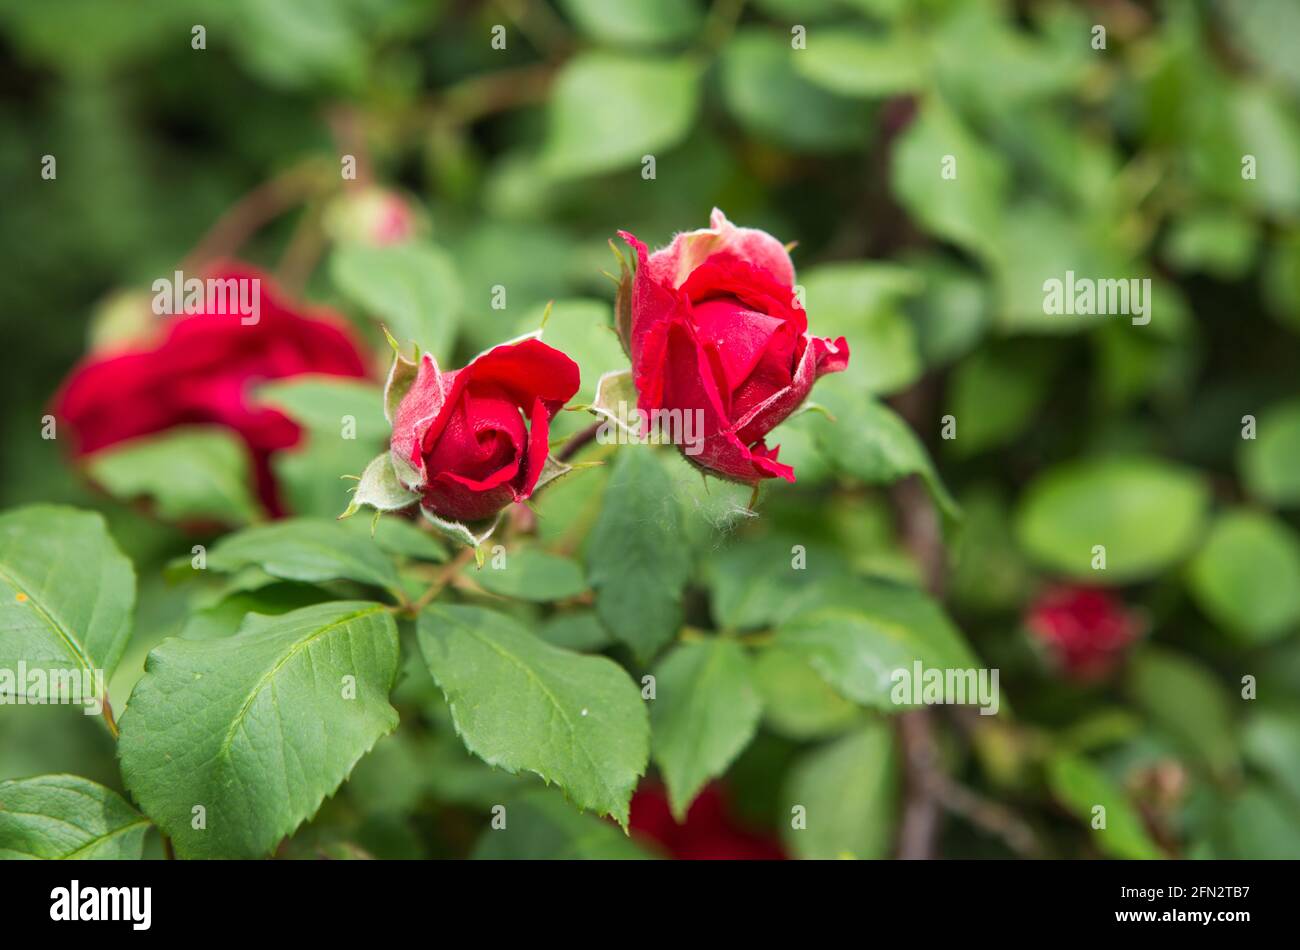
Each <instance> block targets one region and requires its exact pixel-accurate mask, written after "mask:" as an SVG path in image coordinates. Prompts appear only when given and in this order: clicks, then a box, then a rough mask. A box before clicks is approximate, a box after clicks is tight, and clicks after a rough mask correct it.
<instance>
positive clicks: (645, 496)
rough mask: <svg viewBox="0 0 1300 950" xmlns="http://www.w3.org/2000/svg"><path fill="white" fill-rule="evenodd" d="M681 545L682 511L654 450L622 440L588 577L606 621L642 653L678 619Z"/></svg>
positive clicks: (666, 636)
mask: <svg viewBox="0 0 1300 950" xmlns="http://www.w3.org/2000/svg"><path fill="white" fill-rule="evenodd" d="M683 550H684V541H683V536H682V527H681V512H680V510H679V508H678V504H677V499H676V497H675V496H674V493H673V485H672V481H671V479H670V478H669V477H668V475H667V474H666V473H665V471H664V469H663V466H661V465H660V463H659V460H658V458H656V456H655V450H654V449H651V448H648V447H646V446H639V445H629V446H624V447H623V448H622V449H620V451H619V452H618V455H617V458H616V459H615V461H614V466H613V472H612V473H611V474H610V479H609V484H608V486H607V487H606V489H605V497H604V503H603V504H602V506H601V509H600V516H599V518H597V520H596V524H595V527H594V528H592V531H591V535H590V537H589V538H588V540H587V550H586V562H587V582H588V583H589V584H591V586H592V588H593V589H594V590H595V591H596V613H597V614H599V616H600V619H601V621H602V622H603V623H604V624H605V626H606V627H608V628H609V631H610V632H611V633H613V634H614V636H615V637H616V638H617V639H618V640H620V641H621V642H623V643H626V644H627V645H628V646H630V647H631V648H632V650H633V651H634V652H635V653H636V655H637V656H638V657H639V658H641V659H642V660H648V659H650V658H651V657H652V656H654V654H655V653H656V652H658V651H659V649H660V648H661V647H663V646H664V644H666V643H667V642H668V641H669V640H671V639H672V638H673V636H674V635H675V634H676V633H677V629H678V627H679V626H680V625H681V617H682V607H681V604H682V589H683V588H684V587H685V586H686V577H687V573H688V572H689V570H690V564H689V561H688V559H687V558H686V557H684V556H683Z"/></svg>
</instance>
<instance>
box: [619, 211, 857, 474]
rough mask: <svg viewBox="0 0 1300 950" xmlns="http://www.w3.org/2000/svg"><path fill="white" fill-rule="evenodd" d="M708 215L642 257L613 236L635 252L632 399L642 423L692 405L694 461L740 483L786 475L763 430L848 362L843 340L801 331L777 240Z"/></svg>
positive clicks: (790, 272) (803, 319)
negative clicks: (699, 435) (699, 439)
mask: <svg viewBox="0 0 1300 950" xmlns="http://www.w3.org/2000/svg"><path fill="white" fill-rule="evenodd" d="M710 223H711V225H712V227H709V228H706V229H703V230H699V231H691V232H689V233H686V234H679V235H677V236H676V237H675V238H674V239H673V243H672V244H671V245H669V246H668V247H667V248H664V249H662V250H658V251H656V252H655V253H653V254H648V253H647V250H646V246H645V245H644V244H642V243H641V242H640V241H638V240H637V239H636V238H635V237H633V236H632V235H631V234H629V233H627V232H626V231H620V232H619V234H620V236H622V238H623V239H624V240H626V241H627V242H628V243H629V244H631V245H632V247H633V248H635V250H636V254H637V269H636V276H635V277H634V278H633V279H632V286H631V298H630V308H631V319H630V326H625V327H623V331H624V333H625V340H624V343H625V345H626V347H627V350H628V353H629V354H630V356H631V358H632V371H633V374H634V381H635V383H636V389H637V394H638V402H637V405H638V407H639V408H640V409H641V410H642V411H643V412H645V413H646V414H647V415H649V416H650V418H652V419H653V418H654V413H655V412H656V411H657V410H669V411H672V410H681V411H683V412H696V413H697V415H696V417H695V418H697V419H698V420H700V422H702V428H697V429H696V430H694V431H702V432H703V436H704V438H703V444H702V446H700V445H699V444H696V445H694V446H692V447H691V448H692V451H691V452H683V454H684V455H685V457H686V458H687V459H689V460H690V461H692V462H694V463H695V464H696V465H698V466H701V467H703V468H705V469H708V470H710V471H712V472H713V473H715V474H717V475H720V476H722V477H724V478H728V479H732V480H734V481H739V482H746V483H749V484H753V483H755V482H758V481H759V480H761V479H764V478H772V477H774V476H779V477H781V478H784V479H786V480H787V481H791V482H792V481H794V469H793V468H791V467H790V466H789V465H782V464H781V463H780V462H778V461H777V453H778V451H779V450H780V446H773V447H772V448H771V449H769V448H768V447H767V444H766V443H765V442H764V441H763V437H764V436H765V435H767V433H768V432H770V431H771V430H772V429H773V428H775V427H776V426H777V425H778V424H779V423H780V422H781V421H782V420H783V419H785V418H786V417H787V416H789V415H790V413H792V412H794V410H795V409H796V408H798V406H799V404H800V403H802V402H803V401H804V399H805V398H806V397H807V395H808V392H809V391H810V390H811V389H812V386H813V383H814V382H816V380H817V379H818V377H820V376H822V375H824V374H826V373H837V372H840V371H841V370H843V369H845V368H846V367H847V366H848V363H849V348H848V345H847V344H846V343H845V342H844V339H843V338H842V337H841V338H840V339H838V340H834V341H831V340H829V339H822V338H819V337H813V336H809V335H808V318H807V315H806V314H805V313H804V310H803V307H802V306H801V305H800V303H799V301H798V300H796V299H795V292H794V265H793V264H792V263H791V262H790V255H789V254H788V253H786V250H785V247H784V246H783V245H782V244H781V242H780V241H778V240H777V239H776V238H774V237H772V236H771V235H770V234H767V233H765V232H763V231H758V230H754V229H751V228H738V227H736V226H735V225H733V224H732V223H731V222H730V221H728V220H727V218H726V215H724V214H723V213H722V212H721V211H719V210H717V209H716V208H715V209H714V210H713V216H712V218H711V220H710ZM693 453H694V454H693Z"/></svg>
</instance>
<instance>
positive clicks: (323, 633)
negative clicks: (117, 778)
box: [118, 601, 398, 858]
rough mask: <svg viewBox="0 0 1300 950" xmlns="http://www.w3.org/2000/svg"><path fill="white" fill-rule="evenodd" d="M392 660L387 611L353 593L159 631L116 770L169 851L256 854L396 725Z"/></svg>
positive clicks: (125, 723) (309, 811)
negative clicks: (214, 635) (205, 633)
mask: <svg viewBox="0 0 1300 950" xmlns="http://www.w3.org/2000/svg"><path fill="white" fill-rule="evenodd" d="M397 661H398V641H397V625H396V624H395V623H394V622H393V617H392V614H391V613H389V611H388V610H387V608H385V607H384V606H383V605H382V604H374V603H364V602H353V601H338V602H334V603H328V604H317V605H315V606H312V607H305V608H303V609H301V610H295V611H293V612H291V613H287V614H283V615H281V616H279V617H263V616H259V615H257V614H253V615H250V616H249V617H247V618H246V619H245V621H244V625H243V627H242V628H241V629H240V631H239V633H237V634H235V635H234V636H231V637H224V638H220V639H215V640H180V639H170V640H165V641H163V643H162V644H161V645H159V646H158V647H157V648H155V649H154V650H153V652H151V653H150V654H149V659H148V661H147V662H146V664H145V674H144V677H143V678H142V679H141V680H140V682H139V683H138V684H137V685H136V688H135V690H134V692H132V694H131V702H130V705H129V706H128V707H127V710H126V712H125V713H124V714H123V716H122V724H121V725H122V735H121V739H120V741H119V746H118V748H119V754H120V757H121V762H122V777H123V779H124V780H125V782H126V785H127V788H129V789H130V790H131V794H132V795H134V796H135V799H136V801H138V802H139V803H140V805H141V807H142V808H143V809H144V811H145V814H147V815H149V816H150V817H151V818H152V819H153V820H154V821H155V822H156V823H157V825H158V826H159V827H160V828H161V829H162V830H163V832H164V833H165V834H167V835H169V836H170V837H171V839H172V843H173V845H174V846H175V848H176V853H177V855H178V856H180V857H187V858H255V857H260V856H262V855H264V854H266V853H267V852H269V851H270V850H271V849H272V848H274V847H275V845H276V843H277V842H278V841H280V839H282V838H284V837H285V836H286V835H289V834H291V833H292V832H293V831H294V829H295V828H297V827H298V825H299V824H301V823H302V822H303V821H304V820H306V819H307V818H310V817H311V816H312V815H313V814H315V812H316V809H317V808H319V807H320V804H321V802H322V801H323V800H324V798H325V796H326V795H330V794H333V792H334V791H335V789H337V788H338V787H339V785H340V784H341V783H342V782H343V780H344V779H346V778H347V777H348V774H349V773H350V772H351V771H352V768H353V766H355V765H356V763H357V761H358V760H359V759H360V758H361V756H363V755H365V753H366V752H367V750H369V749H370V747H371V746H373V745H374V744H375V742H376V741H377V740H378V739H379V737H380V736H383V735H385V734H387V733H389V732H391V731H392V730H393V729H394V728H395V727H396V726H397V711H396V710H395V709H393V707H392V706H390V705H389V704H388V692H389V690H390V689H391V688H392V685H393V678H394V676H395V675H396V673H397ZM198 806H202V809H203V812H201V813H199V814H201V815H202V817H203V818H204V825H205V827H202V828H196V827H195V824H196V823H197V821H196V819H197V817H198V815H196V812H195V808H196V807H198Z"/></svg>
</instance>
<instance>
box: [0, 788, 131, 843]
mask: <svg viewBox="0 0 1300 950" xmlns="http://www.w3.org/2000/svg"><path fill="white" fill-rule="evenodd" d="M148 830H149V819H147V818H145V817H144V815H142V814H140V813H139V812H138V811H136V810H135V809H134V808H132V807H131V806H130V805H128V804H127V803H126V802H125V801H123V799H122V796H121V795H118V794H117V792H114V791H112V790H110V789H107V788H105V787H104V786H102V785H98V784H96V783H95V782H91V781H89V780H88V779H84V778H78V777H77V776H75V775H41V776H38V777H37V778H28V779H19V780H17V781H12V782H0V860H5V861H13V860H22V859H31V858H34V859H39V860H47V861H48V860H92V859H93V860H110V861H123V860H132V861H138V860H140V858H141V856H142V854H143V852H144V834H145V832H146V831H148Z"/></svg>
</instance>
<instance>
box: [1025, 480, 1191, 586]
mask: <svg viewBox="0 0 1300 950" xmlns="http://www.w3.org/2000/svg"><path fill="white" fill-rule="evenodd" d="M1208 500H1209V498H1208V493H1207V491H1206V487H1205V484H1204V482H1203V481H1202V480H1201V478H1200V477H1199V476H1198V475H1197V474H1196V473H1194V472H1190V471H1188V470H1186V469H1183V468H1179V467H1177V466H1175V465H1171V464H1169V463H1168V462H1164V461H1162V460H1160V459H1156V458H1140V457H1139V458H1114V459H1111V458H1102V459H1085V460H1082V461H1077V462H1070V463H1067V464H1065V465H1061V466H1058V467H1057V468H1054V469H1052V470H1050V471H1049V472H1047V473H1046V474H1045V475H1042V476H1040V477H1039V478H1038V479H1037V480H1036V481H1034V482H1033V484H1031V485H1030V486H1029V488H1028V489H1027V490H1026V492H1025V495H1024V497H1023V499H1022V500H1021V503H1020V508H1019V511H1018V512H1017V516H1016V535H1017V537H1018V539H1019V541H1020V544H1021V546H1022V547H1023V548H1024V549H1025V551H1026V552H1028V553H1029V554H1030V555H1031V556H1032V557H1033V558H1034V559H1035V560H1037V561H1039V562H1041V563H1042V564H1044V565H1046V566H1048V567H1051V568H1053V569H1055V570H1058V571H1062V572H1064V573H1066V574H1069V575H1070V576H1072V577H1075V578H1079V579H1081V580H1088V581H1090V582H1091V583H1094V584H1124V583H1129V582H1131V581H1136V580H1142V579H1144V578H1147V577H1151V576H1153V575H1155V574H1158V573H1159V572H1161V571H1162V570H1164V569H1166V568H1167V567H1169V566H1170V565H1172V564H1174V563H1175V562H1177V561H1179V560H1180V559H1182V557H1183V556H1184V555H1185V554H1187V553H1188V551H1189V550H1190V548H1191V547H1192V545H1193V544H1195V543H1196V540H1197V539H1198V538H1199V536H1200V533H1201V526H1202V523H1203V521H1204V517H1205V508H1206V505H1207V503H1208ZM1098 544H1100V545H1103V546H1104V547H1105V549H1106V570H1104V571H1102V570H1093V568H1092V563H1093V557H1094V552H1093V547H1094V545H1098Z"/></svg>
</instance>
